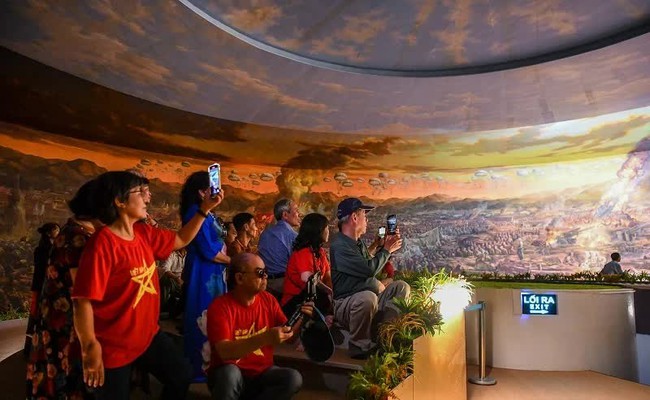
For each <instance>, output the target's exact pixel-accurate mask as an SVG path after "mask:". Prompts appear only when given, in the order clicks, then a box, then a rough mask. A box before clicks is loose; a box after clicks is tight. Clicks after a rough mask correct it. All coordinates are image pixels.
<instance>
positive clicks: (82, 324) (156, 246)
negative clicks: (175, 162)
mask: <svg viewBox="0 0 650 400" xmlns="http://www.w3.org/2000/svg"><path fill="white" fill-rule="evenodd" d="M224 196H225V194H224V192H223V191H221V192H220V193H218V194H217V195H214V196H213V195H211V193H210V182H209V176H208V173H207V172H195V173H193V174H191V175H190V176H189V177H188V178H187V180H186V181H185V183H184V185H183V187H182V189H181V193H180V196H179V197H180V207H179V211H180V212H179V214H180V215H179V217H180V219H181V221H182V226H181V228H180V229H179V230H177V231H173V230H169V229H164V228H162V227H160V226H158V224H157V222H156V220H155V218H153V216H152V215H150V214H149V213H148V211H147V208H148V206H149V204H150V202H151V199H152V193H151V191H150V189H149V181H148V179H147V178H145V177H143V176H141V175H139V174H137V173H134V172H129V171H112V172H106V173H104V174H102V175H100V176H98V177H97V178H95V179H93V180H92V181H90V182H87V183H86V184H84V185H83V186H81V187H80V188H79V190H78V191H77V193H76V194H75V195H74V197H73V198H72V199H71V200H70V201H69V202H68V206H69V209H70V211H71V215H72V216H71V217H70V219H69V220H68V221H67V222H66V223H65V224H64V225H63V226H62V227H59V226H58V225H57V224H54V223H51V224H45V225H43V226H42V227H41V228H40V229H39V233H40V234H41V241H40V242H39V245H38V247H37V248H36V250H35V257H34V260H35V268H34V278H33V284H32V287H31V289H32V292H33V296H32V298H33V301H32V310H31V313H30V320H29V327H28V331H27V338H28V340H26V343H25V356H26V358H27V362H28V366H27V386H26V397H27V398H28V399H60V398H70V399H73V398H77V399H128V398H129V397H130V393H131V390H132V387H131V386H132V385H133V382H134V376H138V375H140V376H141V375H143V374H144V375H146V376H148V374H151V375H153V376H155V377H156V378H157V380H158V381H160V382H161V383H162V385H163V389H162V394H161V398H163V399H183V398H185V396H186V393H187V391H188V387H189V385H190V384H191V383H193V382H206V383H207V384H208V387H209V388H210V391H211V393H212V396H213V398H215V399H239V398H247V399H266V398H276V399H289V398H291V397H292V396H293V395H294V394H295V393H297V392H298V391H299V390H300V388H301V386H302V376H301V375H300V373H299V372H298V371H296V370H294V369H290V368H280V367H277V366H274V365H273V346H275V345H278V344H280V343H282V342H285V341H290V342H292V341H294V340H295V339H297V338H298V337H299V335H298V334H297V333H298V332H299V331H300V329H301V326H302V322H303V319H305V318H311V317H312V315H315V314H314V308H317V309H318V310H319V313H318V315H323V316H325V321H326V324H327V326H328V327H332V326H335V325H336V326H338V327H340V328H343V329H348V330H350V331H351V339H350V346H351V353H350V354H351V355H352V356H354V357H357V358H365V357H367V356H368V355H369V354H370V353H371V349H372V346H373V343H374V337H373V335H372V333H371V330H370V326H371V325H374V324H375V323H377V322H379V321H381V320H385V319H386V318H389V317H390V316H391V315H393V314H390V313H388V312H387V311H388V310H390V309H391V302H390V300H391V299H392V298H394V297H405V296H408V293H409V288H408V285H406V284H405V283H404V282H392V283H391V282H386V281H384V283H386V286H384V283H382V281H381V280H380V279H381V277H380V275H382V274H383V275H385V272H386V271H389V272H391V273H392V269H388V268H386V264H387V261H388V259H389V257H390V254H391V253H392V252H394V251H396V250H397V249H399V248H400V246H401V243H402V241H401V237H400V235H399V232H398V233H397V234H395V235H391V236H388V237H386V238H385V239H378V240H377V241H375V243H373V244H372V245H371V247H370V250H369V249H368V247H366V245H365V243H363V242H362V241H361V240H360V236H361V235H362V234H363V233H365V229H366V219H365V213H366V212H368V211H370V209H371V207H369V206H366V205H363V204H361V202H360V201H359V200H358V199H347V200H345V201H343V202H342V203H341V204H340V205H339V208H338V215H337V217H338V224H339V232H338V233H337V234H336V236H335V238H334V240H333V241H332V243H331V249H330V255H329V256H328V252H327V251H326V250H325V248H326V247H327V244H328V242H329V239H330V227H329V225H330V221H329V220H328V218H327V217H326V216H324V215H322V214H318V213H311V214H308V215H306V216H305V217H304V218H302V215H301V213H300V210H299V204H298V203H296V202H295V201H293V200H290V199H280V200H279V201H278V202H277V203H276V204H275V206H274V209H273V214H274V216H275V219H276V222H275V224H272V225H270V226H267V227H265V229H264V230H263V232H261V235H260V232H259V229H258V226H257V221H256V219H255V216H254V215H253V214H250V213H247V212H242V213H239V214H236V215H235V216H234V217H233V218H232V221H229V222H224V221H223V220H222V219H221V218H219V217H218V216H217V215H216V214H215V213H214V212H213V209H215V208H217V207H218V206H219V204H220V203H221V202H222V200H223V199H224ZM314 274H317V276H318V279H317V280H316V281H317V282H318V283H317V286H316V292H317V296H316V298H315V300H314V301H311V298H309V297H308V295H307V286H308V284H307V283H308V281H310V278H312V276H313V275H314ZM161 310H162V311H164V312H165V313H166V314H167V316H168V317H169V318H172V319H174V318H177V317H180V315H181V314H182V325H181V331H182V332H181V333H182V340H183V344H184V345H183V348H182V349H181V348H180V346H178V345H176V344H175V342H174V340H173V339H172V338H171V336H170V335H169V334H168V333H166V332H163V331H162V330H161V328H160V325H159V321H160V314H161ZM294 313H296V315H301V317H300V318H299V319H298V320H297V322H296V323H293V322H294V321H293V319H292V321H291V323H292V325H293V326H285V325H287V324H288V323H289V322H288V317H289V316H291V315H293V314H294ZM298 346H300V344H299V343H298Z"/></svg>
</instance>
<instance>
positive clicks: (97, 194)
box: [92, 171, 149, 225]
mask: <svg viewBox="0 0 650 400" xmlns="http://www.w3.org/2000/svg"><path fill="white" fill-rule="evenodd" d="M148 184H149V179H147V178H145V177H142V176H138V175H136V174H134V173H133V172H128V171H109V172H105V173H103V174H101V175H99V176H98V177H97V182H96V185H97V186H96V188H95V190H94V196H92V197H93V199H94V201H95V209H96V213H94V214H95V216H96V217H97V218H98V219H99V220H100V221H102V222H103V223H104V224H106V225H110V224H112V223H113V222H115V221H116V220H117V218H118V217H119V212H118V209H117V205H116V204H115V199H117V200H119V201H121V202H125V201H127V199H128V198H129V191H130V190H131V189H133V188H135V187H138V186H142V185H148Z"/></svg>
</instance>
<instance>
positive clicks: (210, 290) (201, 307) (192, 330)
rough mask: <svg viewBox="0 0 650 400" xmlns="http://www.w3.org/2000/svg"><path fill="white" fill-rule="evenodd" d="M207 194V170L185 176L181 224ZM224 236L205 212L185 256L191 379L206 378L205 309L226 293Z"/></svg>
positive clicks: (185, 332) (186, 335)
mask: <svg viewBox="0 0 650 400" xmlns="http://www.w3.org/2000/svg"><path fill="white" fill-rule="evenodd" d="M220 193H222V192H220ZM220 195H221V196H222V194H220ZM210 196H211V194H210V176H209V174H208V172H207V171H199V172H195V173H193V174H192V175H190V176H189V177H188V178H187V180H186V181H185V184H184V185H183V189H182V190H181V199H180V200H181V201H180V214H181V218H182V220H183V224H187V223H188V222H190V221H191V220H192V217H193V216H194V215H195V214H196V213H198V212H201V208H200V205H201V203H202V202H203V201H204V200H205V199H207V198H210ZM224 236H225V235H224V232H223V228H222V225H221V224H220V223H219V222H218V221H217V218H216V217H215V216H214V215H213V214H212V213H207V214H205V219H204V220H203V223H202V224H201V228H200V230H199V233H198V234H197V235H196V237H195V238H194V240H192V242H191V243H190V245H189V246H188V247H187V255H186V256H185V268H184V269H183V283H184V285H185V293H184V297H185V314H184V316H183V341H184V347H185V355H186V356H187V357H188V358H189V359H190V362H191V364H192V381H193V382H205V381H206V380H207V375H206V372H205V371H206V370H207V367H208V365H209V363H210V345H209V343H208V338H207V336H206V323H207V309H208V306H209V305H210V303H212V300H214V298H215V297H218V296H221V295H222V294H224V293H226V281H225V274H224V273H225V270H226V265H227V264H230V257H228V256H227V255H226V245H225V243H224V240H223V237H224Z"/></svg>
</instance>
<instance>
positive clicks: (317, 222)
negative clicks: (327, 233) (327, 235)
mask: <svg viewBox="0 0 650 400" xmlns="http://www.w3.org/2000/svg"><path fill="white" fill-rule="evenodd" d="M327 222H328V221H327V217H326V216H324V215H322V214H318V213H311V214H307V215H306V216H305V218H303V219H302V222H301V223H300V228H299V229H298V236H297V237H296V240H295V241H294V242H293V250H294V251H297V250H301V249H304V248H305V247H309V248H311V249H312V251H314V253H315V254H316V256H317V257H318V256H320V252H319V249H320V248H321V247H322V246H323V235H322V233H323V230H324V229H325V228H326V227H327Z"/></svg>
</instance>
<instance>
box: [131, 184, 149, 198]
mask: <svg viewBox="0 0 650 400" xmlns="http://www.w3.org/2000/svg"><path fill="white" fill-rule="evenodd" d="M131 193H140V196H142V197H145V196H150V195H151V191H150V190H149V186H144V187H140V188H138V189H135V190H130V191H128V192H127V193H126V194H131Z"/></svg>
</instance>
